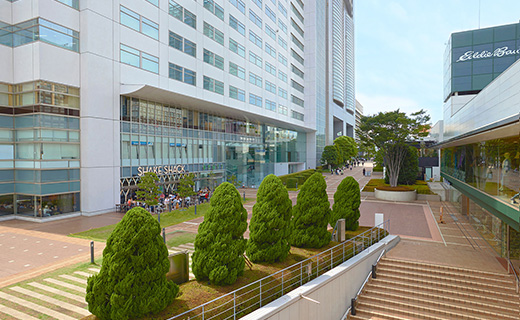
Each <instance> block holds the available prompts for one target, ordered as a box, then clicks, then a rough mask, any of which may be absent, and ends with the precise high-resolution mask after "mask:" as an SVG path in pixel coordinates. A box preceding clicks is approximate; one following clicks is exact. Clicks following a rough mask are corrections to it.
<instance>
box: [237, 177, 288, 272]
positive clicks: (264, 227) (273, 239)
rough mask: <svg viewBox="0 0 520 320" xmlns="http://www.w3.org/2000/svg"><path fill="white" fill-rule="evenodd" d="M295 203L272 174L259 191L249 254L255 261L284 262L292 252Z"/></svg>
mask: <svg viewBox="0 0 520 320" xmlns="http://www.w3.org/2000/svg"><path fill="white" fill-rule="evenodd" d="M291 212H292V202H291V199H289V193H288V192H287V189H286V188H285V187H284V185H283V183H282V180H280V178H278V177H277V176H275V175H273V174H270V175H268V176H267V177H265V178H264V180H263V181H262V183H261V184H260V187H259V188H258V193H257V198H256V203H255V205H254V206H253V216H252V217H251V222H250V223H249V240H248V241H247V248H246V254H247V256H248V257H249V259H251V261H253V262H274V261H283V260H285V258H287V254H288V253H289V250H290V249H291V245H290V244H289V236H290V234H291V230H290V225H289V224H290V221H291Z"/></svg>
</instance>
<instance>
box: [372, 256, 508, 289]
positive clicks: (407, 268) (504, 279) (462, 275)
mask: <svg viewBox="0 0 520 320" xmlns="http://www.w3.org/2000/svg"><path fill="white" fill-rule="evenodd" d="M377 270H378V272H379V271H381V272H384V271H385V270H394V271H402V272H408V273H413V274H425V273H428V274H432V275H436V276H439V277H445V278H447V277H450V278H451V277H454V276H456V277H457V278H459V279H464V280H467V281H474V282H479V283H494V284H500V285H505V286H511V287H515V279H514V277H513V276H512V275H507V274H504V275H502V274H498V275H499V276H498V277H497V276H496V274H495V275H489V274H481V273H477V272H474V271H473V270H457V271H456V270H446V269H444V268H434V267H427V268H423V267H417V266H411V265H405V264H390V263H388V262H382V263H379V264H378V266H377Z"/></svg>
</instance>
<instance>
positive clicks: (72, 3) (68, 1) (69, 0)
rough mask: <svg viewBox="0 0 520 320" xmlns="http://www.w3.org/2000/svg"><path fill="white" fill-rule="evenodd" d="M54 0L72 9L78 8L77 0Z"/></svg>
mask: <svg viewBox="0 0 520 320" xmlns="http://www.w3.org/2000/svg"><path fill="white" fill-rule="evenodd" d="M56 1H58V2H61V3H63V4H65V5H67V6H69V7H72V8H74V9H79V0H56ZM13 2H14V1H13Z"/></svg>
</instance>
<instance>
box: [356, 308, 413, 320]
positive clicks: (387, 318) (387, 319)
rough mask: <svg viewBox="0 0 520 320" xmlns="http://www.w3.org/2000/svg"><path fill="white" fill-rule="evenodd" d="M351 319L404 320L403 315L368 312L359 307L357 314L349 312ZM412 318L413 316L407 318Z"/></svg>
mask: <svg viewBox="0 0 520 320" xmlns="http://www.w3.org/2000/svg"><path fill="white" fill-rule="evenodd" d="M347 319H349V320H403V319H405V318H403V317H402V316H394V315H390V314H382V313H379V314H378V313H377V312H374V313H372V312H368V311H365V310H363V309H358V310H357V313H356V315H355V316H353V315H351V314H349V316H348V318H347ZM406 319H411V318H406Z"/></svg>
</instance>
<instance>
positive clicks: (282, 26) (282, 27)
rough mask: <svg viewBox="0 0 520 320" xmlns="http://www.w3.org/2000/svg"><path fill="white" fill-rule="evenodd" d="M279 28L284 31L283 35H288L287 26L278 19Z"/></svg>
mask: <svg viewBox="0 0 520 320" xmlns="http://www.w3.org/2000/svg"><path fill="white" fill-rule="evenodd" d="M278 27H280V30H282V31H283V33H285V34H287V25H286V24H285V23H283V22H282V20H280V19H278Z"/></svg>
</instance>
